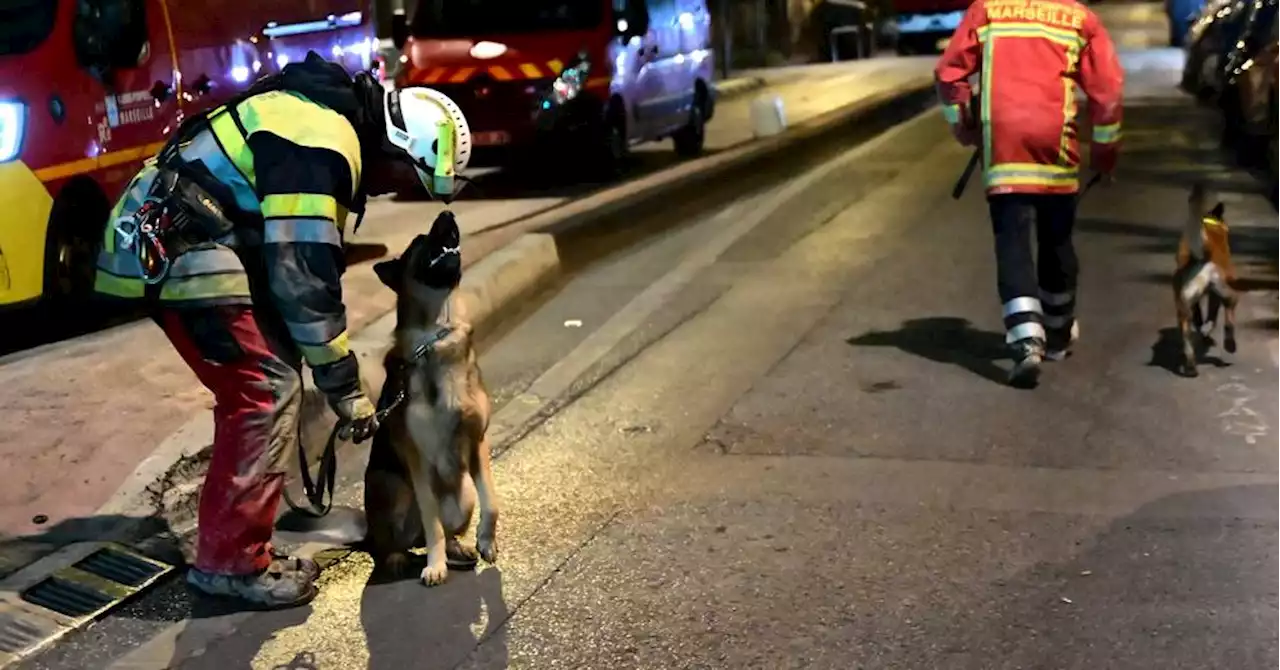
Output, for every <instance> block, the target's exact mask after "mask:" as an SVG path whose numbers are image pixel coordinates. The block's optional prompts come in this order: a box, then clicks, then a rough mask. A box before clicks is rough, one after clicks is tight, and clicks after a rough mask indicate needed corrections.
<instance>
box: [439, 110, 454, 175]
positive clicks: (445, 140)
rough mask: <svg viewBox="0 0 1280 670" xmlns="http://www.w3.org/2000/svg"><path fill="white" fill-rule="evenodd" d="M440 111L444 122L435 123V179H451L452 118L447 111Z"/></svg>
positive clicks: (452, 153) (452, 157) (452, 152)
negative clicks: (442, 113)
mask: <svg viewBox="0 0 1280 670" xmlns="http://www.w3.org/2000/svg"><path fill="white" fill-rule="evenodd" d="M436 104H437V105H438V106H440V107H443V105H439V103H436ZM441 111H443V112H444V113H445V114H444V120H442V121H438V122H436V177H440V178H444V179H449V178H452V177H453V161H454V151H453V133H454V129H453V117H452V116H449V111H448V110H446V109H442V110H441Z"/></svg>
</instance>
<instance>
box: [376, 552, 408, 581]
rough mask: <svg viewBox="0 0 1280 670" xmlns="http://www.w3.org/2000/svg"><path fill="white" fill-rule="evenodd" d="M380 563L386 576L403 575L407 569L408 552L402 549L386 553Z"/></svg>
mask: <svg viewBox="0 0 1280 670" xmlns="http://www.w3.org/2000/svg"><path fill="white" fill-rule="evenodd" d="M382 565H383V571H384V572H385V573H386V575H387V576H388V577H391V578H393V579H400V578H402V577H405V576H406V574H407V573H408V571H409V554H406V553H404V552H403V551H397V552H395V553H392V554H388V555H387V557H386V558H385V559H384V560H383V564H382Z"/></svg>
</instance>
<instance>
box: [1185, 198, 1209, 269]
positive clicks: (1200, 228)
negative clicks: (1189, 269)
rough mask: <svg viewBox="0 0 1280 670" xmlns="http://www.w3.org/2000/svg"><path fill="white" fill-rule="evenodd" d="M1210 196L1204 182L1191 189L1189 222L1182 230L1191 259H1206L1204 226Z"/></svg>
mask: <svg viewBox="0 0 1280 670" xmlns="http://www.w3.org/2000/svg"><path fill="white" fill-rule="evenodd" d="M1208 202H1209V194H1208V189H1206V188H1205V186H1204V182H1196V184H1195V185H1194V186H1192V187H1191V195H1190V196H1189V197H1188V198H1187V220H1186V223H1185V225H1184V227H1183V229H1182V240H1183V241H1184V242H1186V244H1187V249H1188V250H1189V251H1190V252H1191V257H1192V258H1196V259H1201V258H1204V224H1203V223H1202V222H1203V220H1204V217H1205V214H1207V213H1208V211H1209V208H1208Z"/></svg>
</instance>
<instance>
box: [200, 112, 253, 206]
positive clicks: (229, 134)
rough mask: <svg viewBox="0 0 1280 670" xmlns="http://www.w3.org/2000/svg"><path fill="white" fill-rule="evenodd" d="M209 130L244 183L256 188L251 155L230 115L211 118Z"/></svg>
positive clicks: (224, 114) (221, 114)
mask: <svg viewBox="0 0 1280 670" xmlns="http://www.w3.org/2000/svg"><path fill="white" fill-rule="evenodd" d="M209 130H211V131H213V136H214V138H215V139H217V140H218V144H219V145H221V146H222V151H223V152H224V153H226V154H227V158H229V159H231V163H232V164H233V165H235V166H236V169H237V170H239V171H240V174H242V175H244V178H245V181H247V182H249V185H250V186H254V187H255V188H256V184H257V183H258V182H257V179H256V177H255V175H254V172H253V153H252V152H251V151H249V145H248V144H247V143H246V140H245V136H244V135H241V134H240V129H239V128H237V127H236V122H235V119H233V118H231V113H230V112H225V111H224V112H221V113H218V114H216V115H213V116H211V117H210V121H209Z"/></svg>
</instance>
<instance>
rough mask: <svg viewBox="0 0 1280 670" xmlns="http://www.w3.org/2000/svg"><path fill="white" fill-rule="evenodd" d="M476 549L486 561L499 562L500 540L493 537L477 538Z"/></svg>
mask: <svg viewBox="0 0 1280 670" xmlns="http://www.w3.org/2000/svg"><path fill="white" fill-rule="evenodd" d="M476 549H477V550H479V552H480V558H483V559H484V562H485V563H497V562H498V541H497V540H496V539H494V538H492V537H481V538H476Z"/></svg>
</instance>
